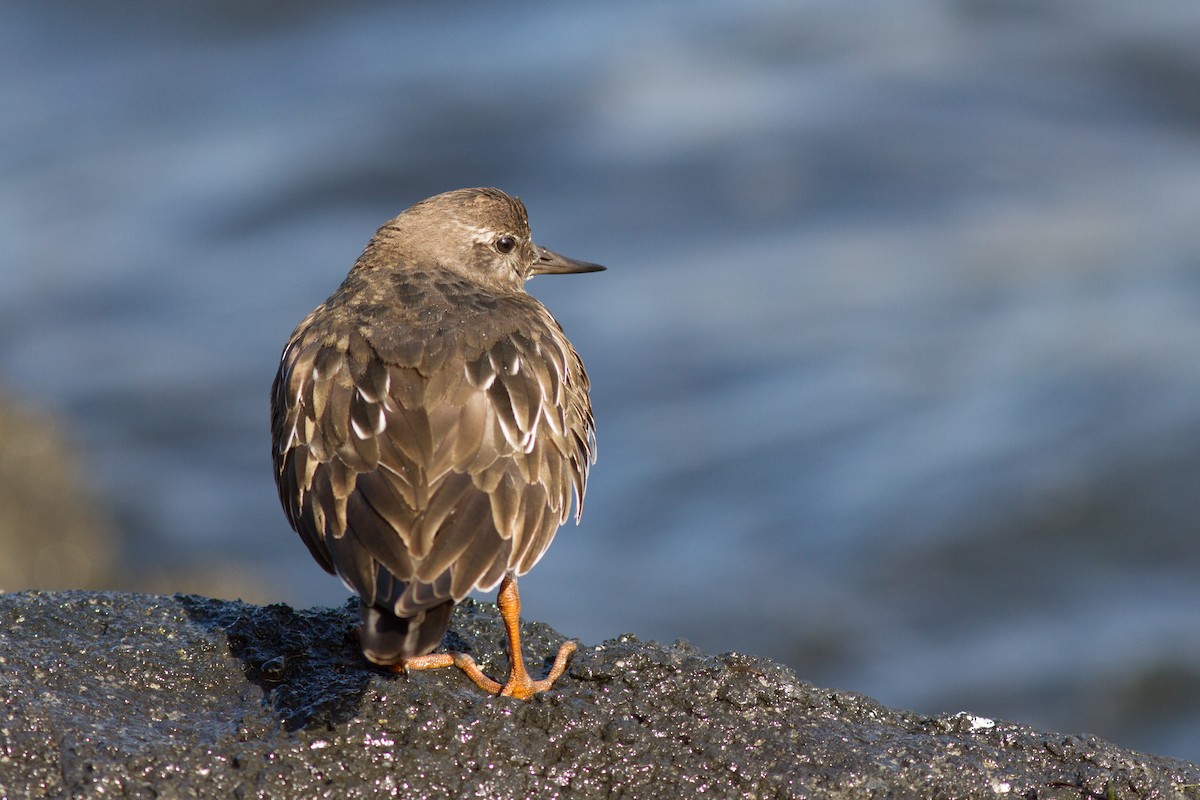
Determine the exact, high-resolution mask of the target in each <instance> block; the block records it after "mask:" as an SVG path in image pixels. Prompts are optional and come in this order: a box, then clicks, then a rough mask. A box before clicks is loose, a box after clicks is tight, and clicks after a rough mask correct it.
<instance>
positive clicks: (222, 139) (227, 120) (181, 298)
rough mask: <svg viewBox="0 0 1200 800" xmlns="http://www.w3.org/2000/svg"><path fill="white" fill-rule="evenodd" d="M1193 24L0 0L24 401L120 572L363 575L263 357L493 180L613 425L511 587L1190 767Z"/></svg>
mask: <svg viewBox="0 0 1200 800" xmlns="http://www.w3.org/2000/svg"><path fill="white" fill-rule="evenodd" d="M1197 42H1200V4H1197V3H1196V2H1195V0H1153V1H1152V2H1147V3H1137V4H1134V3H1127V2H1122V0H1088V1H1087V2H1084V1H1083V0H1037V2H1033V0H898V1H897V2H893V3H890V4H880V3H859V2H849V3H847V2H839V0H810V1H808V2H798V1H797V0H778V1H775V0H755V1H754V2H742V3H731V2H708V1H706V0H700V1H698V2H691V3H674V2H668V0H650V1H649V2H646V1H644V0H643V1H642V2H636V3H635V2H614V3H607V4H603V5H576V4H562V3H552V2H549V1H548V0H546V1H544V2H531V1H527V2H513V3H505V4H489V3H483V2H455V3H433V2H415V3H403V4H396V3H383V2H350V3H340V4H336V5H334V4H325V3H312V2H310V3H284V2H263V3H252V4H243V3H235V2H232V1H231V0H224V1H222V2H210V3H204V4H185V3H162V2H150V1H149V0H133V1H131V2H126V3H121V4H116V5H114V4H95V3H90V2H83V1H82V0H60V2H55V3H32V2H25V3H21V2H8V3H3V4H0V108H2V109H3V113H2V115H0V117H2V118H0V386H2V387H3V388H4V390H5V393H6V394H8V395H11V396H13V397H15V398H18V399H19V400H20V401H21V402H23V403H25V404H27V405H29V406H32V407H36V408H41V409H45V410H48V411H51V412H53V413H56V414H57V415H59V417H60V418H61V419H62V420H64V421H65V424H66V427H67V429H68V430H69V431H70V433H71V437H72V438H71V441H72V446H73V447H74V448H76V449H77V450H78V452H79V458H80V459H81V462H82V463H83V464H84V465H85V466H86V477H87V481H88V482H89V484H90V486H91V487H92V488H93V490H94V491H95V493H96V494H97V495H98V496H99V498H100V500H101V502H102V504H103V506H104V507H105V508H106V509H108V511H107V513H108V514H109V515H111V518H112V520H113V525H114V527H115V529H116V530H117V531H118V532H119V535H120V540H119V544H118V548H119V549H118V553H119V562H120V570H119V571H118V572H117V573H115V574H114V576H113V577H112V579H111V584H112V586H113V587H114V588H135V589H150V590H154V591H162V592H173V591H196V592H206V593H212V594H217V595H219V596H227V597H238V596H240V597H244V598H245V599H247V600H252V601H255V602H278V601H283V602H288V603H292V604H296V605H299V606H308V605H317V604H321V605H327V604H337V603H340V602H342V601H343V600H344V599H345V596H346V593H345V590H344V589H343V587H342V586H341V585H340V583H339V582H338V581H337V580H336V579H334V578H332V577H330V576H327V575H326V574H325V573H324V572H322V571H321V570H320V569H319V568H318V567H317V566H316V565H315V563H313V562H312V560H311V559H310V557H309V555H308V553H307V551H306V549H305V548H304V547H303V545H302V544H301V543H300V541H299V540H298V538H297V537H296V536H295V535H294V534H293V533H292V532H291V531H290V529H289V528H288V526H287V523H286V521H285V519H284V516H283V513H282V512H281V510H280V508H279V506H278V501H277V498H276V494H275V488H274V485H273V482H272V477H271V467H270V454H269V441H268V419H267V417H268V389H269V387H270V384H271V380H272V377H273V375H274V371H275V366H276V363H277V359H278V356H279V351H280V349H281V347H282V345H283V342H284V341H285V339H286V337H287V336H288V333H289V332H290V331H291V330H292V328H293V326H294V325H295V324H296V323H297V322H298V321H299V320H300V319H301V318H302V317H303V316H304V315H305V314H306V313H307V312H308V311H309V310H310V309H311V308H312V307H313V306H315V305H316V304H317V303H319V302H320V301H321V300H323V299H324V298H325V297H326V296H327V295H328V294H329V293H330V292H331V291H332V290H333V289H334V288H335V287H336V286H337V284H338V283H339V282H340V281H341V279H342V277H343V276H344V275H345V273H346V271H347V270H348V269H349V267H350V265H351V264H352V263H353V261H354V259H355V257H356V256H357V254H358V253H359V251H360V250H361V248H362V246H363V245H364V244H365V243H366V241H367V239H368V238H369V237H370V235H371V234H372V233H373V231H374V230H375V228H376V227H378V226H379V225H380V224H381V223H383V222H384V221H385V220H387V219H388V218H389V217H391V216H393V215H394V214H395V213H397V212H399V211H400V210H401V209H403V208H404V207H406V206H408V205H409V204H411V203H413V202H415V201H417V200H419V199H421V198H424V197H426V196H428V195H431V194H436V193H438V192H441V191H445V190H448V189H453V188H459V187H463V186H477V185H495V186H499V187H501V188H503V189H505V190H507V191H509V192H511V193H514V194H518V195H520V196H521V197H522V199H523V200H524V201H525V202H526V204H527V206H528V208H529V212H530V217H531V221H532V224H533V229H534V235H535V237H536V239H537V240H538V241H539V242H541V243H542V244H545V245H547V246H549V247H552V248H554V249H556V250H559V251H560V252H563V253H565V254H568V255H571V256H574V257H577V258H582V259H586V260H590V261H597V262H600V263H603V264H606V265H608V267H609V271H608V272H605V273H603V274H600V275H590V276H573V277H545V278H539V279H537V280H535V281H533V282H531V284H530V286H529V289H530V291H531V292H532V293H533V294H534V295H536V296H538V297H539V298H540V299H542V300H543V302H545V303H546V304H547V305H548V306H549V307H550V308H551V310H552V311H553V312H554V314H555V315H556V316H557V317H558V319H559V320H560V321H561V322H562V324H563V325H564V327H565V328H566V330H567V333H568V335H569V336H570V337H571V340H572V341H573V342H574V343H575V345H576V347H577V348H578V350H579V351H580V353H581V354H582V355H583V357H584V359H585V361H586V363H587V366H588V369H589V372H590V374H591V377H592V382H593V386H594V393H593V401H594V405H595V413H596V419H597V426H598V439H599V456H600V458H599V463H598V464H597V465H596V467H595V468H594V470H593V472H592V478H591V482H590V484H589V487H588V496H587V502H586V508H585V514H584V518H583V523H582V524H581V525H580V526H578V527H575V526H574V525H568V526H567V527H564V528H563V529H562V530H561V531H560V532H559V535H558V538H557V539H556V542H555V544H554V546H553V547H552V548H551V549H550V551H549V554H548V555H547V556H546V557H545V558H544V559H543V561H542V562H541V563H540V564H539V566H538V567H537V569H535V570H534V571H533V572H532V573H531V574H530V575H529V576H527V577H526V578H525V579H523V580H522V582H521V588H522V596H523V599H524V601H525V609H524V610H525V614H526V616H527V617H530V618H534V619H540V620H544V621H546V622H548V623H550V624H552V625H553V626H554V627H556V628H557V629H558V630H560V631H561V632H563V633H564V634H566V635H569V636H576V637H579V638H581V639H582V640H583V641H584V643H587V644H595V643H599V642H601V641H602V640H604V639H606V638H610V637H613V636H617V635H619V634H621V633H624V632H633V633H636V634H637V635H639V636H641V637H643V638H653V639H659V640H662V641H667V642H669V641H673V640H675V639H677V638H686V639H688V640H690V641H691V642H692V643H693V644H695V645H697V646H698V647H700V648H702V649H704V650H707V651H710V652H723V651H728V650H737V651H742V652H748V653H753V654H757V655H762V656H769V657H772V658H775V659H779V660H782V661H784V662H786V663H787V664H789V665H790V666H791V667H793V668H794V669H795V670H796V672H797V673H798V674H799V675H800V676H801V677H802V678H804V679H806V680H810V681H812V682H814V683H816V684H818V685H824V686H831V687H838V688H845V689H853V690H856V691H859V692H863V693H866V694H869V695H872V696H873V697H876V698H877V699H879V700H881V701H882V702H884V703H887V704H889V705H894V706H899V707H904V708H910V709H915V710H918V711H923V712H928V713H934V712H943V711H951V712H952V711H960V710H961V711H968V712H970V713H973V714H978V715H983V716H990V717H998V718H1002V719H1008V720H1013V721H1019V722H1024V723H1028V724H1031V725H1035V726H1039V727H1043V728H1048V729H1052V730H1058V731H1063V732H1064V733H1081V732H1089V733H1095V734H1098V735H1100V736H1102V737H1104V738H1106V739H1109V740H1112V741H1114V742H1116V743H1118V744H1121V745H1125V746H1128V747H1132V748H1136V749H1141V750H1146V751H1151V752H1156V753H1160V754H1166V755H1173V756H1178V757H1181V758H1186V759H1190V760H1193V761H1197V760H1200V624H1198V622H1200V613H1198V612H1200V536H1198V535H1197V534H1198V532H1200V89H1198V87H1200V47H1198V46H1197ZM0 446H3V443H0ZM0 513H3V511H2V509H0ZM29 535H30V536H36V535H39V533H38V532H35V531H30V532H29ZM52 566H53V565H51V570H50V571H51V572H53V569H52ZM52 578H53V575H50V576H49V578H48V579H47V582H52ZM36 582H37V581H31V583H36ZM3 588H5V589H18V588H25V587H22V586H5V587H3Z"/></svg>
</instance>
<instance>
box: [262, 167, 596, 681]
mask: <svg viewBox="0 0 1200 800" xmlns="http://www.w3.org/2000/svg"><path fill="white" fill-rule="evenodd" d="M602 269H604V267H601V266H599V265H596V264H589V263H586V262H582V261H574V260H572V259H569V258H565V257H563V256H560V255H558V254H557V253H554V252H551V251H550V250H547V249H546V248H544V247H540V246H539V245H537V244H534V242H533V241H532V239H531V238H530V233H529V220H528V217H527V216H526V212H525V206H524V205H523V204H522V203H521V201H520V200H518V199H516V198H514V197H509V196H508V195H507V194H505V193H504V192H501V191H499V190H497V189H461V190H459V191H454V192H447V193H446V194H440V195H437V196H436V197H431V198H429V199H427V200H423V201H421V202H420V203H417V204H416V205H414V206H412V207H411V208H409V209H407V210H406V211H404V212H403V213H401V214H400V215H399V216H397V217H396V218H395V219H393V220H391V221H390V222H388V223H387V224H385V225H384V226H383V227H381V228H380V229H379V230H378V231H377V232H376V233H375V236H374V237H373V238H372V239H371V241H370V242H369V243H368V244H367V246H366V249H365V250H363V253H362V255H361V256H359V258H358V261H356V262H355V264H354V267H353V268H352V269H351V270H350V273H349V275H347V276H346V279H345V281H343V282H342V285H341V286H340V287H339V288H338V289H337V291H335V292H334V293H333V294H332V295H331V296H330V297H329V299H328V300H326V301H325V302H324V303H322V304H321V305H320V306H318V307H317V308H316V310H314V311H313V312H312V313H311V314H309V315H308V316H307V317H305V319H304V321H303V322H301V323H300V325H299V326H297V328H296V330H295V331H293V332H292V335H291V338H290V339H288V343H287V346H286V347H285V348H284V350H283V356H282V359H281V361H280V364H279V372H278V373H277V374H276V376H275V383H274V386H273V388H272V390H271V437H272V440H273V445H274V446H273V449H272V453H273V456H274V461H275V480H276V483H277V485H278V487H279V497H280V500H281V501H282V502H283V508H284V510H285V511H286V513H287V517H288V521H289V522H290V523H291V524H292V527H293V528H295V530H296V531H297V532H298V533H299V534H300V536H301V538H302V539H303V540H304V543H305V544H306V545H308V549H309V551H310V552H311V553H312V555H313V557H314V558H316V560H317V561H318V562H319V563H320V564H321V566H322V567H324V568H325V569H326V570H328V571H329V572H332V573H334V574H336V575H338V576H339V577H340V578H341V579H342V580H343V581H344V582H345V583H346V584H347V585H348V586H349V587H350V588H351V589H352V590H353V591H355V592H357V593H358V595H359V599H360V609H361V612H362V625H361V627H360V631H359V639H360V643H361V645H362V650H363V653H364V654H365V655H366V657H367V658H368V659H369V660H370V661H372V662H374V663H376V664H380V665H383V666H387V667H391V668H393V669H396V670H404V671H407V670H410V669H428V668H432V667H442V666H449V665H451V664H455V665H457V666H459V667H460V668H462V669H463V670H464V671H465V672H466V673H467V674H468V675H469V676H470V677H471V679H472V680H474V681H475V683H477V684H478V685H479V686H480V687H482V688H484V689H485V690H487V691H489V692H492V693H499V694H503V695H508V696H513V697H518V698H522V699H524V698H528V697H531V696H532V695H534V694H536V693H537V692H541V691H545V690H546V689H548V688H549V687H550V686H551V685H552V684H553V683H554V681H555V680H556V679H557V678H558V677H559V676H560V675H561V674H562V673H563V671H564V669H565V668H566V662H567V658H568V657H569V656H570V654H571V653H572V652H573V651H574V650H575V647H576V645H575V642H574V641H568V642H566V643H564V644H563V645H562V647H561V648H560V649H559V651H558V655H557V657H556V659H555V661H554V666H553V668H552V669H551V670H550V672H549V674H548V675H547V677H546V678H545V679H543V680H539V681H535V680H532V679H531V678H530V677H529V675H528V674H527V673H526V671H525V663H524V658H523V656H522V653H521V644H520V638H519V629H518V618H519V614H520V599H519V596H518V594H517V576H518V575H523V574H524V573H526V572H528V571H529V570H530V569H531V568H532V567H533V565H534V564H536V563H537V562H538V559H540V558H541V557H542V555H543V554H544V553H545V552H546V548H547V547H549V545H550V542H551V540H552V539H553V538H554V534H555V531H557V530H558V527H559V526H560V525H562V524H563V523H564V522H566V520H567V518H568V517H569V516H570V513H571V505H572V503H571V494H572V492H574V495H575V503H574V505H575V517H576V520H577V521H578V518H579V513H580V511H581V508H582V503H583V495H584V486H585V484H586V482H587V475H588V467H589V466H590V464H591V463H592V462H593V461H594V460H595V434H594V425H593V422H592V408H591V401H590V399H589V397H588V377H587V373H586V372H585V371H584V368H583V362H582V361H581V360H580V358H579V355H578V354H577V353H576V352H575V349H574V348H573V347H571V343H570V342H568V341H567V337H566V336H565V335H564V334H563V331H562V327H561V326H560V325H559V324H558V322H557V321H556V320H555V319H554V317H552V316H551V315H550V312H549V311H547V310H546V308H545V307H544V306H543V305H542V304H541V303H539V302H538V301H537V300H535V299H534V298H532V297H531V296H529V295H528V294H526V293H525V289H524V285H525V281H526V280H527V279H528V278H530V277H532V276H534V275H544V274H549V273H568V272H595V271H598V270H602ZM497 584H499V586H500V592H499V601H498V602H499V606H500V613H501V616H502V617H503V620H504V624H505V628H506V630H507V633H508V641H509V657H510V660H511V671H510V674H509V678H508V680H507V682H506V683H504V685H501V684H499V683H497V682H496V681H493V680H491V679H490V678H488V677H487V676H485V675H484V674H483V672H482V671H481V670H480V669H479V668H478V666H476V664H475V662H474V661H473V660H472V659H471V657H470V656H468V655H465V654H462V653H455V654H449V653H448V654H431V651H433V650H434V649H435V648H436V647H437V646H438V645H439V644H440V643H441V641H442V637H443V635H444V634H445V632H446V630H447V628H448V626H449V622H450V612H451V610H452V609H453V608H454V605H455V603H457V602H459V601H461V600H462V599H463V598H464V597H466V596H467V594H468V593H469V592H471V591H472V590H476V589H480V590H490V589H492V588H494V587H495V586H496V585H497Z"/></svg>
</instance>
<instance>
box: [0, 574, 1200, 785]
mask: <svg viewBox="0 0 1200 800" xmlns="http://www.w3.org/2000/svg"><path fill="white" fill-rule="evenodd" d="M356 618H357V615H356V611H355V607H354V606H353V604H348V605H347V606H345V607H344V608H337V609H311V610H306V611H296V610H294V609H292V608H289V607H287V606H281V605H276V606H253V605H247V604H244V603H239V602H229V601H220V600H211V599H207V598H201V597H194V596H184V595H176V596H174V597H159V596H149V595H138V594H118V593H94V592H58V593H50V592H46V593H42V592H29V593H16V594H7V595H0V631H2V633H0V685H2V686H3V689H2V695H3V698H4V711H3V718H2V720H0V796H4V797H8V798H20V797H99V796H104V797H242V798H253V797H261V798H276V797H278V798H294V797H316V796H328V797H349V798H356V797H380V796H397V797H459V796H468V795H469V796H476V797H569V798H588V797H605V798H609V797H630V798H644V797H693V796H710V797H747V798H750V797H754V798H766V797H812V798H842V797H846V798H849V797H855V798H873V797H889V798H893V797H894V798H908V797H912V798H934V797H958V798H976V797H996V796H1010V797H1021V798H1031V799H1032V798H1080V797H1083V798H1088V797H1092V798H1107V797H1120V798H1133V797H1137V798H1160V797H1161V798H1176V797H1197V798H1200V766H1197V765H1194V764H1189V763H1185V762H1180V761H1173V760H1170V759H1164V758H1158V757H1154V756H1146V755H1140V754H1137V753H1134V752H1131V751H1128V750H1123V749H1120V748H1117V747H1115V746H1113V745H1110V744H1108V743H1106V742H1103V741H1100V740H1098V739H1095V738H1092V737H1088V736H1072V735H1062V734H1051V733H1044V732H1039V731H1035V730H1033V729H1030V728H1027V727H1023V726H1020V725H1014V724H1009V723H1005V722H994V721H992V720H984V719H979V718H974V717H970V716H966V715H958V716H950V717H927V716H922V715H918V714H913V713H909V712H904V711H897V710H894V709H890V708H886V707H884V706H882V705H880V704H878V703H876V702H875V701H873V700H871V699H869V698H867V697H863V696H861V695H856V694H853V693H850V692H840V691H834V690H829V689H820V688H817V687H814V686H811V685H809V684H807V683H804V682H802V681H799V680H797V678H796V676H795V675H794V674H793V673H792V672H791V671H790V670H788V669H786V668H785V667H782V666H780V665H778V664H775V663H773V662H769V661H765V660H762V659H756V658H751V657H747V656H742V655H736V654H725V655H718V656H710V655H705V654H703V653H700V652H698V651H696V650H694V649H692V648H691V647H689V646H687V645H686V644H684V643H676V644H674V645H670V646H663V645H659V644H656V643H645V642H640V641H638V640H637V639H635V638H634V637H622V638H621V639H618V640H613V641H609V642H606V643H604V644H603V645H600V646H584V647H581V649H580V650H579V652H578V653H576V655H575V656H574V657H573V659H572V662H571V666H570V668H569V669H568V672H567V674H566V676H564V678H563V680H562V681H561V682H560V684H559V685H558V686H557V687H556V688H555V689H554V690H553V691H551V692H548V693H546V694H542V695H539V696H537V697H536V698H534V700H532V701H530V702H521V701H517V700H511V699H507V698H499V697H492V696H489V695H485V694H483V693H481V692H480V691H479V690H478V689H477V688H476V687H475V686H474V685H473V684H471V683H470V682H468V681H467V679H466V678H465V677H464V676H463V675H462V674H461V673H460V672H458V671H457V670H454V669H442V670H433V671H427V672H419V673H413V674H412V675H411V676H410V677H408V678H405V677H403V676H397V675H393V674H390V673H388V672H385V671H383V670H378V669H375V668H372V667H370V666H368V665H367V664H366V663H365V662H364V661H363V659H362V658H361V656H360V655H359V653H358V650H357V646H356V644H355V640H354V627H355V624H356ZM524 630H525V635H526V636H527V637H528V638H527V640H526V654H527V657H528V658H529V660H530V662H531V667H532V668H533V669H534V671H535V672H536V671H537V670H538V669H541V668H544V666H545V664H544V661H543V659H549V658H550V657H551V656H552V655H553V653H554V651H555V649H556V647H557V645H558V643H559V642H560V641H561V637H560V636H558V635H557V634H556V633H555V632H554V631H552V630H551V629H549V628H547V627H546V626H544V625H539V624H536V623H532V624H528V623H527V624H526V625H525V628H524ZM502 639H503V634H502V630H501V628H500V624H499V620H498V617H497V615H496V613H495V608H494V607H493V606H491V605H490V604H482V603H473V602H468V603H466V604H464V605H463V606H461V607H460V608H459V609H458V610H457V611H456V616H455V618H454V624H453V628H452V631H451V634H450V636H449V639H448V644H449V645H450V646H451V647H454V648H458V649H464V650H467V651H468V652H470V653H472V655H474V656H475V658H476V659H477V660H478V661H480V663H481V664H482V666H483V667H484V669H485V670H486V671H488V672H489V673H490V674H493V675H501V674H503V673H504V672H505V669H506V666H507V662H506V658H505V655H504V650H503V646H502Z"/></svg>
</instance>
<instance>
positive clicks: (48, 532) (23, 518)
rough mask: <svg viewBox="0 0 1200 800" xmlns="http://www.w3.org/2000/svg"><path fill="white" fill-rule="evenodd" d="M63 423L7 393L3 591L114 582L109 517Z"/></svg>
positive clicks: (0, 476)
mask: <svg viewBox="0 0 1200 800" xmlns="http://www.w3.org/2000/svg"><path fill="white" fill-rule="evenodd" d="M82 474H83V469H82V467H81V466H80V465H79V464H78V463H77V459H76V458H75V456H74V453H73V452H72V450H71V448H70V445H69V442H68V439H67V437H66V436H65V435H64V433H63V428H62V425H61V424H60V423H59V422H58V421H57V420H56V419H55V418H54V417H53V416H51V415H50V414H47V413H45V412H43V411H34V410H32V409H29V408H25V407H22V406H20V405H18V404H16V403H14V402H13V401H12V400H11V399H9V398H8V396H7V395H6V394H0V548H2V551H0V552H3V554H4V555H3V557H2V558H0V589H5V590H12V589H29V588H40V589H64V588H67V587H76V588H78V587H82V588H87V589H98V588H101V587H103V586H104V585H106V584H108V583H110V582H111V580H112V576H113V563H112V554H113V552H114V551H115V546H114V541H115V537H114V536H113V534H112V526H111V523H110V521H109V515H108V513H107V512H106V511H104V510H103V509H101V508H100V506H99V504H98V503H97V502H96V501H95V500H94V498H93V497H92V495H91V493H90V491H89V490H88V488H87V487H86V486H84V482H83V481H81V479H80V476H81V475H82Z"/></svg>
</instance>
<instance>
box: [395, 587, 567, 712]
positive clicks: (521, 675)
mask: <svg viewBox="0 0 1200 800" xmlns="http://www.w3.org/2000/svg"><path fill="white" fill-rule="evenodd" d="M496 602H497V603H498V604H499V606H500V618H501V619H503V620H504V630H505V633H507V634H508V659H509V663H510V664H511V667H510V668H509V673H508V683H506V684H504V685H503V686H501V685H500V684H499V683H497V682H496V681H494V680H492V679H491V678H489V677H488V676H487V675H484V674H483V670H481V669H479V666H478V665H477V664H476V663H475V659H473V658H471V657H470V656H469V655H467V654H466V653H453V654H451V653H431V654H430V655H427V656H416V657H415V658H407V659H405V660H404V663H402V664H398V665H397V667H399V669H402V670H404V671H405V672H408V671H409V670H413V669H436V668H438V667H449V666H455V667H458V668H459V669H461V670H462V671H463V672H465V673H467V677H468V678H470V679H471V680H472V681H474V682H475V685H476V686H478V687H479V688H480V689H483V690H484V691H485V692H488V693H490V694H499V695H501V696H503V697H515V698H517V699H518V700H528V699H529V698H531V697H533V696H534V695H535V694H537V693H538V692H544V691H546V690H547V689H549V688H550V687H551V686H552V685H554V682H555V681H556V680H558V679H559V677H560V676H561V675H562V674H563V672H565V671H566V669H567V659H568V658H570V656H571V653H574V652H575V649H576V648H577V647H578V646H579V645H578V643H576V642H575V641H574V640H570V641H567V642H563V645H562V647H560V648H558V655H557V656H555V657H554V665H553V666H552V667H551V668H550V672H549V673H548V674H547V675H546V677H545V678H543V679H542V680H540V681H535V680H533V679H531V678H530V677H529V673H528V672H526V671H525V656H524V654H523V653H522V652H521V596H520V594H518V593H517V579H516V578H514V577H512V576H511V575H506V576H505V577H504V581H503V582H502V583H501V584H500V595H499V597H498V598H497V599H496Z"/></svg>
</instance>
